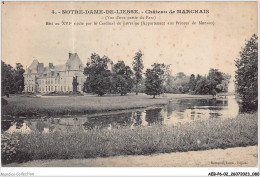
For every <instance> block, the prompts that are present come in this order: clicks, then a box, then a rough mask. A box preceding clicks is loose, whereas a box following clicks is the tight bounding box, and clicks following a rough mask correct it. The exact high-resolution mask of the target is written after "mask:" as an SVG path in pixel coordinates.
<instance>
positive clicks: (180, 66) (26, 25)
mask: <svg viewBox="0 0 260 177" xmlns="http://www.w3.org/2000/svg"><path fill="white" fill-rule="evenodd" d="M64 9H66V10H67V9H68V10H70V9H82V10H94V9H103V10H107V9H109V10H111V9H115V10H118V9H120V10H121V9H126V10H127V9H134V10H135V9H136V10H139V12H141V14H138V15H135V14H131V15H124V14H121V15H106V14H103V15H100V14H99V15H93V14H91V15H65V14H52V13H51V11H52V10H55V11H56V12H58V11H61V10H64ZM186 9H191V10H192V9H202V10H204V9H207V10H209V12H210V13H208V14H145V13H142V12H145V10H167V11H169V10H186ZM141 15H142V16H144V17H145V18H146V16H150V17H153V18H154V17H155V18H156V19H155V20H138V21H139V22H141V21H146V22H163V21H165V22H176V21H182V22H190V23H191V22H192V21H195V22H197V23H198V21H210V22H212V21H214V24H215V25H214V26H213V25H168V26H149V27H148V26H122V25H121V26H111V25H97V26H86V25H84V26H71V25H70V26H63V25H60V26H55V25H49V26H48V25H46V22H54V23H55V22H59V23H61V22H62V21H73V22H84V23H85V22H94V21H96V22H106V18H107V17H108V16H110V17H114V18H116V17H117V16H121V17H128V16H138V17H139V16H141ZM257 20H258V19H257V2H106V3H105V2H5V3H4V4H2V41H1V42H2V49H1V55H2V56H1V57H2V60H3V61H4V62H6V63H8V64H11V65H12V66H15V63H18V62H20V63H22V65H23V66H24V67H26V66H27V67H28V66H29V65H30V64H31V63H32V61H33V60H34V59H37V60H38V61H39V62H43V63H44V64H45V66H46V65H48V63H49V62H52V63H54V65H60V64H65V62H66V61H67V59H68V53H69V52H77V53H78V55H79V57H80V58H81V60H82V61H83V63H86V62H87V59H88V58H89V57H90V56H91V53H97V54H99V55H100V56H103V55H106V56H108V57H109V58H110V59H112V60H113V61H114V63H115V62H117V61H118V60H124V61H125V63H126V64H128V65H131V63H132V61H133V57H134V55H135V52H137V51H138V50H141V51H142V52H143V53H144V57H143V60H144V66H145V68H149V67H150V66H151V65H152V64H153V63H154V62H159V63H165V64H171V69H172V74H176V73H178V72H184V73H186V74H188V75H190V74H192V73H193V74H202V75H205V74H207V73H208V71H209V69H210V68H217V69H219V70H220V71H222V72H225V73H228V74H231V75H232V76H234V73H235V69H236V68H235V65H234V60H236V58H238V57H239V52H240V51H241V48H242V47H243V46H244V45H245V42H246V40H249V39H250V37H251V36H252V35H253V34H254V33H257V30H258V29H257ZM111 21H114V20H110V22H111ZM130 21H132V20H130Z"/></svg>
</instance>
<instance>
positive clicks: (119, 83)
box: [113, 61, 134, 96]
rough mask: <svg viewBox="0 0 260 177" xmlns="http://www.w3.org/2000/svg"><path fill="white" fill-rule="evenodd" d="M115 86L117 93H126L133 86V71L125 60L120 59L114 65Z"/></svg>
mask: <svg viewBox="0 0 260 177" xmlns="http://www.w3.org/2000/svg"><path fill="white" fill-rule="evenodd" d="M113 72H114V73H113V85H114V86H113V88H114V89H115V92H116V93H120V94H121V96H122V95H126V94H127V93H128V92H130V91H131V89H132V88H133V82H134V81H133V78H132V77H133V71H132V70H131V68H130V67H129V66H126V65H125V62H124V61H118V62H117V63H116V64H115V65H114V67H113Z"/></svg>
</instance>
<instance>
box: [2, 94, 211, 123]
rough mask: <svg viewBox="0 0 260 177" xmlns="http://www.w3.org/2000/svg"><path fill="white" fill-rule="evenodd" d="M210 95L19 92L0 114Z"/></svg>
mask: <svg viewBox="0 0 260 177" xmlns="http://www.w3.org/2000/svg"><path fill="white" fill-rule="evenodd" d="M201 97H202V98H212V96H209V95H203V96H199V95H186V94H165V95H163V96H159V97H156V99H153V98H152V96H148V95H145V94H139V95H135V94H128V95H126V96H119V95H105V96H102V97H99V96H96V95H85V96H42V97H32V96H29V97H25V96H23V95H18V96H10V98H5V99H6V100H7V101H8V105H6V106H2V115H12V116H25V117H28V118H30V117H32V116H57V115H76V114H89V113H97V112H107V111H115V110H126V109H135V108H144V107H149V106H155V105H163V104H167V101H168V100H169V99H175V98H176V99H180V98H201Z"/></svg>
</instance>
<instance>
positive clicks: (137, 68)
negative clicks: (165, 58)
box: [132, 51, 144, 95]
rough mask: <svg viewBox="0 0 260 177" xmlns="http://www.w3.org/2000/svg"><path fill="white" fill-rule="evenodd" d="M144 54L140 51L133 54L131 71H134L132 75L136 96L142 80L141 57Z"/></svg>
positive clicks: (142, 67)
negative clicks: (133, 76)
mask: <svg viewBox="0 0 260 177" xmlns="http://www.w3.org/2000/svg"><path fill="white" fill-rule="evenodd" d="M143 55H144V54H143V53H142V52H141V51H138V52H136V53H135V57H134V61H133V63H132V65H133V70H134V75H135V91H136V95H138V92H139V87H138V85H139V84H140V82H141V80H142V78H143V69H144V65H143V59H142V56H143Z"/></svg>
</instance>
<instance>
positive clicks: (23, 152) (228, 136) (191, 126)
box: [2, 113, 258, 163]
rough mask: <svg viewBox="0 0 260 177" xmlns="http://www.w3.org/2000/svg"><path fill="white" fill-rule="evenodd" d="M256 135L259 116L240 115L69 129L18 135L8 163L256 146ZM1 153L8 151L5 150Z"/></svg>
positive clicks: (5, 156) (3, 155) (5, 155)
mask: <svg viewBox="0 0 260 177" xmlns="http://www.w3.org/2000/svg"><path fill="white" fill-rule="evenodd" d="M257 132H258V122H257V113H254V114H241V115H239V116H238V117H237V118H235V119H223V120H221V119H211V120H206V121H195V122H191V123H185V124H178V125H176V126H156V127H140V128H137V129H134V130H131V129H115V130H111V131H108V130H90V131H88V132H84V133H83V132H82V131H79V130H78V129H73V130H72V129H68V131H67V132H55V133H50V134H41V133H37V132H34V133H31V134H28V135H26V134H23V135H16V137H17V136H18V137H19V138H18V139H19V143H15V144H16V147H15V148H16V149H15V152H16V153H15V155H14V156H13V159H12V160H11V161H9V163H10V162H15V161H18V162H21V161H28V160H40V159H74V158H95V157H107V156H117V155H141V154H152V153H168V152H183V151H198V150H206V149H215V148H228V147H238V146H248V145H257V142H258V138H257V136H258V133H257ZM13 137H14V135H13ZM9 139H11V137H9ZM2 152H5V151H3V149H2ZM2 158H3V159H4V158H7V154H3V153H2ZM2 162H4V161H2Z"/></svg>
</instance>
